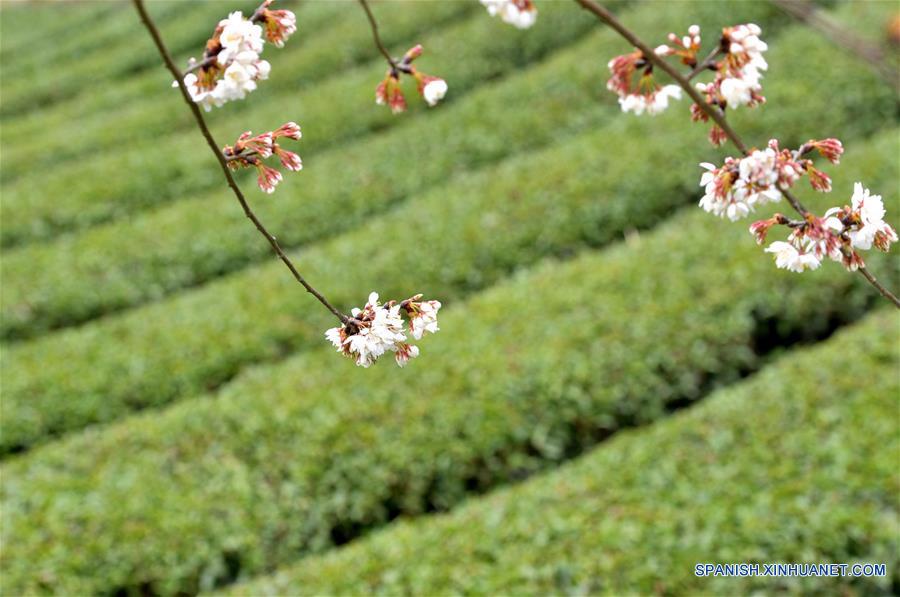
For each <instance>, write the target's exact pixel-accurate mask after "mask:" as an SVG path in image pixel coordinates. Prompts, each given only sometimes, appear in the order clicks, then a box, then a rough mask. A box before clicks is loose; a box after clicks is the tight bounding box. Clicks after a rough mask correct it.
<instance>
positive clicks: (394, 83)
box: [375, 45, 447, 114]
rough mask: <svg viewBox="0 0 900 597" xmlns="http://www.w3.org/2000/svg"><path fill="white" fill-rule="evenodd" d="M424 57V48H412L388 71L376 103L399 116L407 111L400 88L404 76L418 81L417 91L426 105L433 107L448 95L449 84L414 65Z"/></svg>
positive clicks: (377, 88) (378, 90)
mask: <svg viewBox="0 0 900 597" xmlns="http://www.w3.org/2000/svg"><path fill="white" fill-rule="evenodd" d="M421 55H422V46H421V45H416V46H413V47H412V48H410V49H409V50H408V51H407V52H406V54H404V55H403V58H401V59H400V61H398V62H396V63H395V64H394V65H392V66H391V68H390V69H388V71H387V74H386V75H385V77H384V79H383V80H382V81H381V83H379V84H378V86H377V87H376V88H375V103H376V104H378V105H387V106H389V107H390V108H391V112H393V113H394V114H399V113H400V112H404V111H405V110H406V98H405V97H404V96H403V90H402V89H401V87H400V78H401V76H402V75H409V76H411V77H412V78H413V79H415V81H416V89H417V90H418V92H419V94H420V95H421V96H422V98H423V99H424V100H425V103H426V104H428V105H429V106H431V107H433V106H436V105H437V104H438V102H440V101H441V100H442V99H444V96H445V95H446V94H447V82H446V81H445V80H443V79H441V78H440V77H433V76H431V75H426V74H425V73H422V72H420V71H419V70H418V69H416V67H414V66H413V65H412V63H413V61H414V60H415V59H416V58H418V57H419V56H421Z"/></svg>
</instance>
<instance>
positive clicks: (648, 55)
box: [575, 0, 900, 309]
mask: <svg viewBox="0 0 900 597" xmlns="http://www.w3.org/2000/svg"><path fill="white" fill-rule="evenodd" d="M575 2H577V3H578V4H579V5H580V6H581V7H582V8H584V9H585V10H587V11H588V12H590V13H592V14H594V15H595V16H596V17H597V18H598V19H600V20H601V21H602V22H604V23H606V24H607V25H609V26H610V27H611V28H612V29H613V30H615V31H616V33H618V34H619V35H621V36H622V37H624V38H625V39H626V40H627V41H628V43H630V44H631V45H632V46H634V47H635V48H637V49H638V50H640V51H641V53H642V54H643V55H644V58H645V59H647V60H649V61H650V62H652V63H653V64H654V66H657V67H659V69H660V70H662V71H663V72H665V73H666V74H667V75H669V76H670V77H672V79H673V80H674V81H675V82H676V83H677V84H678V86H679V87H681V88H682V89H683V90H684V92H685V93H687V94H688V96H689V97H690V98H691V99H692V100H694V103H695V104H697V105H698V106H699V107H700V109H701V110H703V111H704V112H705V113H706V114H707V115H708V116H709V117H710V118H711V119H712V120H713V122H715V123H716V124H717V125H718V126H719V128H721V129H722V130H723V131H724V132H725V135H726V136H727V137H728V139H729V140H730V141H731V142H732V143H733V144H734V146H735V147H737V148H738V151H740V152H741V153H742V154H743V155H745V156H746V155H748V153H749V152H748V150H747V146H746V145H745V144H744V142H743V140H742V139H741V138H740V137H739V136H738V134H737V133H736V132H735V131H734V129H732V128H731V125H730V124H728V122H727V121H726V120H725V113H724V112H722V110H721V109H719V108H718V107H716V106H713V105H712V104H710V103H709V102H707V101H705V100H704V99H703V98H702V97H700V94H699V93H697V91H696V90H695V89H694V88H693V86H691V83H690V81H689V78H690V77H693V75H694V73H691V75H690V77H688V78H686V77H684V76H683V75H682V74H681V73H680V72H678V70H676V69H675V67H673V66H672V65H670V64H669V63H668V62H666V61H665V60H663V59H662V58H661V57H660V56H657V55H656V52H654V51H653V49H652V48H651V47H650V46H648V45H647V44H646V43H644V42H643V41H641V39H640V38H638V36H637V35H635V34H634V33H633V32H632V31H631V30H630V29H628V28H627V27H625V25H623V24H622V22H621V21H619V20H618V19H617V18H616V17H615V15H613V14H612V13H611V12H609V10H607V9H606V8H605V7H604V6H601V5H600V4H597V3H596V2H594V1H593V0H575ZM704 62H705V61H704ZM779 190H780V191H781V192H782V194H783V195H784V197H785V198H786V199H787V202H788V203H790V205H791V207H792V208H794V210H795V211H796V212H797V213H799V214H800V215H801V216H803V218H804V220H805V219H806V218H807V217H808V216H810V215H811V214H810V212H809V210H808V209H806V208H805V207H804V206H803V204H802V203H800V200H799V199H797V198H796V197H795V196H794V194H793V193H791V192H790V191H789V190H788V189H784V188H782V189H779ZM858 271H859V273H860V274H861V275H862V276H863V277H864V278H865V279H866V280H867V281H868V282H869V284H871V285H872V286H874V287H875V288H876V289H877V290H878V292H879V293H881V295H882V296H883V297H885V298H886V299H888V300H889V301H891V302H892V303H893V304H894V306H895V307H897V308H898V309H900V299H898V298H897V297H896V296H895V295H894V294H893V293H892V292H891V291H889V290H888V289H887V288H885V287H884V286H883V285H882V284H881V283H880V282H878V280H876V279H875V276H873V275H872V273H871V272H869V271H868V270H867V269H866V268H865V267H861V268H859V270H858Z"/></svg>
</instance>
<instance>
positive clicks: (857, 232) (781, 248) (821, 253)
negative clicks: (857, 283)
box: [750, 182, 897, 272]
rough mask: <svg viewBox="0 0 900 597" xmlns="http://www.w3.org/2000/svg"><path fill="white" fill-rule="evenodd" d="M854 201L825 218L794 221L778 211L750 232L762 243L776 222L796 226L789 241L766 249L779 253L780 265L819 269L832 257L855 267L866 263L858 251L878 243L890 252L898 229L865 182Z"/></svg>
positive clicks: (856, 188) (856, 189)
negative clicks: (887, 218) (887, 219)
mask: <svg viewBox="0 0 900 597" xmlns="http://www.w3.org/2000/svg"><path fill="white" fill-rule="evenodd" d="M851 203H852V205H845V206H844V207H842V208H841V207H832V208H831V209H829V210H828V211H826V212H825V215H824V216H823V217H821V218H819V217H816V216H814V215H812V214H808V215H807V216H806V217H805V218H804V219H803V220H797V221H792V220H790V219H788V218H787V217H785V216H783V215H781V214H775V216H774V217H772V218H770V219H768V220H760V221H758V222H754V223H753V224H752V225H751V226H750V233H751V234H753V235H754V237H756V240H757V242H758V243H760V244H762V243H763V242H765V238H766V233H767V232H768V230H769V228H771V227H772V226H774V225H776V224H782V225H785V226H788V227H789V228H791V229H792V231H791V233H790V235H789V236H788V241H787V242H786V243H785V242H782V241H778V242H774V243H772V244H771V245H770V246H769V247H768V248H767V249H766V252H768V253H775V255H776V258H775V264H776V265H777V266H778V267H780V268H785V269H789V270H791V271H795V272H802V271H804V270H805V269H816V268H817V267H818V266H819V262H821V261H822V260H823V259H825V258H826V257H828V258H829V259H831V260H832V261H837V262H840V263H842V264H843V265H844V267H845V268H847V269H848V270H849V271H855V270H857V269H858V268H860V267H863V266H864V265H865V263H864V262H863V259H862V257H861V256H860V254H859V252H858V251H860V250H868V249H871V248H872V246H873V245H874V246H875V247H876V248H877V249H879V250H881V251H884V252H887V251H888V250H890V246H891V243H894V242H897V233H896V232H895V231H894V229H893V228H892V227H891V226H890V224H888V223H887V222H885V221H884V215H885V211H884V204H883V202H882V200H881V196H879V195H872V194H871V193H870V191H869V189H867V188H865V187H863V185H862V183H859V182H857V183H856V184H855V185H854V190H853V196H852V197H851ZM788 247H790V248H788Z"/></svg>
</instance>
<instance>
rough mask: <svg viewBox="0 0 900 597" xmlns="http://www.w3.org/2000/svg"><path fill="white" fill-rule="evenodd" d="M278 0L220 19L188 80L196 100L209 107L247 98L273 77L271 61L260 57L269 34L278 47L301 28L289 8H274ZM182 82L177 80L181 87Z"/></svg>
mask: <svg viewBox="0 0 900 597" xmlns="http://www.w3.org/2000/svg"><path fill="white" fill-rule="evenodd" d="M273 1H274V0H266V1H265V2H263V4H262V5H261V6H260V7H259V8H258V9H257V10H256V11H255V12H254V13H253V15H252V16H251V18H250V19H245V18H244V15H243V13H241V12H240V11H236V12H232V13H231V14H229V15H228V17H227V18H225V19H222V20H221V21H219V24H218V26H217V27H216V29H215V31H214V32H213V36H212V37H211V38H210V39H209V40H208V41H207V42H206V49H205V50H204V52H203V59H202V60H201V61H200V62H197V61H196V60H195V59H193V58H191V60H190V63H189V68H190V70H192V71H196V73H195V72H189V73H188V74H186V75H185V76H184V84H185V86H186V87H187V89H188V92H189V93H190V96H191V99H193V100H194V102H195V103H198V104H200V105H201V106H203V109H204V110H206V111H209V110H211V109H212V107H213V106H216V107H220V106H222V105H223V104H225V103H226V102H229V101H233V100H239V99H244V98H245V97H246V96H247V94H248V93H250V92H252V91H254V90H255V89H256V87H257V82H258V81H264V80H266V79H268V78H269V72H270V71H271V65H270V64H269V63H268V61H266V60H262V59H261V58H260V54H261V53H262V51H263V46H264V43H265V42H264V39H263V33H264V32H265V38H266V39H268V40H269V41H271V42H272V43H274V44H275V45H276V46H278V47H282V46H283V45H284V42H285V40H286V39H287V38H288V37H289V36H290V35H291V34H292V33H294V32H295V31H296V30H297V25H296V17H295V16H294V13H293V12H291V11H289V10H270V9H269V8H268V7H269V5H270V4H272V2H273ZM177 86H178V83H177V82H175V83H173V87H177Z"/></svg>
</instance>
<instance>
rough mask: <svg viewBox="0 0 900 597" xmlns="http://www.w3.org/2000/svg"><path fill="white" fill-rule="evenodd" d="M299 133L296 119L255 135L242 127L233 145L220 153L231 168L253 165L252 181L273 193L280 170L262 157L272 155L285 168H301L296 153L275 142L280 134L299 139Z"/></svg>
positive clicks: (280, 179) (282, 136)
mask: <svg viewBox="0 0 900 597" xmlns="http://www.w3.org/2000/svg"><path fill="white" fill-rule="evenodd" d="M302 136H303V135H302V133H301V132H300V127H299V126H298V125H297V124H296V123H294V122H287V123H285V124H283V125H281V126H280V127H278V128H277V129H275V130H274V131H270V132H267V133H262V134H260V135H256V136H253V133H252V132H250V131H246V132H245V133H243V134H242V135H241V136H240V137H238V140H237V141H235V143H234V145H226V146H225V147H224V148H223V149H222V153H223V155H224V156H225V159H226V160H227V163H228V167H229V168H230V169H232V170H238V169H241V168H256V169H257V172H258V176H257V179H256V182H257V184H258V185H259V188H260V189H262V190H263V191H264V192H266V193H273V192H274V191H275V187H276V186H278V183H280V182H281V181H282V176H281V172H279V171H278V170H276V169H275V168H272V167H270V166H267V165H266V164H265V163H263V160H264V159H266V158H269V157H272V156H273V155H274V156H276V157H277V158H278V159H279V161H280V162H281V165H282V166H283V167H285V168H287V169H288V170H291V171H294V172H297V171H300V170H302V169H303V161H302V160H301V159H300V156H299V155H297V154H296V153H294V152H292V151H288V150H286V149H284V148H283V147H282V146H281V145H280V144H279V143H278V139H281V138H285V139H294V140H299V139H300V138H301V137H302Z"/></svg>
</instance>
